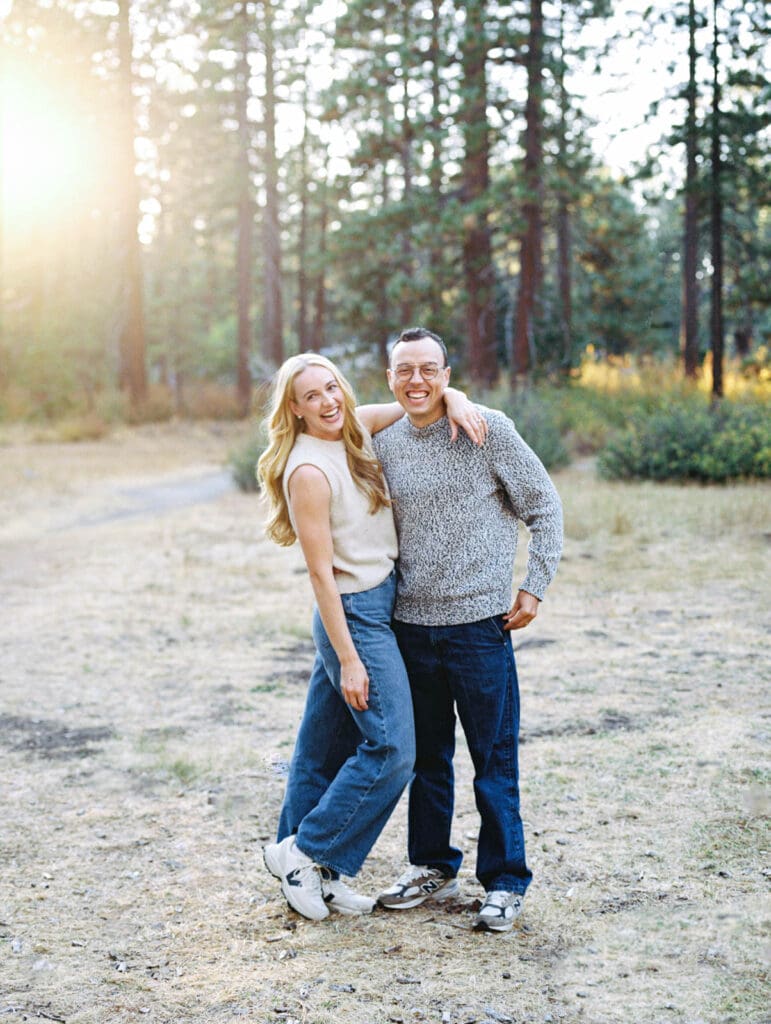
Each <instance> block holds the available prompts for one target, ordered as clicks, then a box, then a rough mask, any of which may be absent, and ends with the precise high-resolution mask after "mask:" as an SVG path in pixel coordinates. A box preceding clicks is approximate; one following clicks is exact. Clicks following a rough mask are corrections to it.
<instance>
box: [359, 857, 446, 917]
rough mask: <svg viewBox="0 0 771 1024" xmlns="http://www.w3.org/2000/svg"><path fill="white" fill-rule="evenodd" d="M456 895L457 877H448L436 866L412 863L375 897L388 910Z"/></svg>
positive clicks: (400, 908) (418, 904)
mask: <svg viewBox="0 0 771 1024" xmlns="http://www.w3.org/2000/svg"><path fill="white" fill-rule="evenodd" d="M457 895H458V879H457V878H448V877H447V875H443V874H442V872H441V871H437V869H436V868H427V867H421V866H419V865H416V864H412V865H411V866H410V867H409V868H408V869H407V870H406V871H405V872H404V874H403V875H402V876H401V878H399V879H398V881H396V882H394V884H393V885H392V886H391V888H390V889H386V890H385V892H381V893H380V895H379V896H378V898H377V901H378V903H379V904H380V905H381V907H386V908H387V909H388V910H409V908H410V907H418V906H420V904H421V903H425V902H426V900H446V899H447V898H448V897H449V896H457Z"/></svg>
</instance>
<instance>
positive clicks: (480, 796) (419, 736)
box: [394, 616, 532, 893]
mask: <svg viewBox="0 0 771 1024" xmlns="http://www.w3.org/2000/svg"><path fill="white" fill-rule="evenodd" d="M394 632H395V633H396V638H397V640H398V642H399V648H400V650H401V652H402V656H403V658H404V663H405V665H406V666H407V672H408V674H409V677H410V687H411V689H412V702H413V706H414V709H415V737H416V744H417V755H416V761H415V778H414V779H413V782H412V785H411V787H410V802H409V840H408V849H409V858H410V862H411V863H412V864H427V865H428V866H429V867H433V868H438V869H439V870H440V871H442V872H444V874H445V875H448V876H450V877H454V876H455V875H457V873H458V870H459V868H460V864H461V859H462V853H461V851H460V850H458V849H456V848H455V847H453V846H451V845H450V828H451V825H452V815H453V804H454V775H453V763H452V759H453V754H454V751H455V708H457V712H458V717H459V718H460V721H461V725H462V726H463V731H464V732H465V734H466V741H467V743H468V748H469V753H470V754H471V759H472V761H473V763H474V772H475V774H474V796H475V798H476V805H477V809H478V810H479V813H480V815H481V818H482V825H481V829H480V832H479V844H478V848H477V867H476V874H477V878H478V879H479V881H480V882H481V884H482V885H483V886H484V888H485V889H486V890H487V892H491V891H493V890H496V889H503V890H506V891H508V892H517V893H524V892H525V890H526V889H527V887H528V885H529V884H530V880H531V878H532V873H531V872H530V870H529V869H528V867H527V865H526V863H525V837H524V831H523V828H522V819H521V817H520V814H519V768H518V737H519V685H518V682H517V669H516V665H515V663H514V653H513V651H512V647H511V635H510V634H509V633H507V632H506V631H505V630H504V629H503V619H502V618H501V617H500V616H495V617H493V618H489V619H482V620H480V621H479V622H468V623H464V624H462V625H457V626H416V625H410V624H408V623H405V622H394Z"/></svg>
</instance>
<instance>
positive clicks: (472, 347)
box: [460, 2, 497, 386]
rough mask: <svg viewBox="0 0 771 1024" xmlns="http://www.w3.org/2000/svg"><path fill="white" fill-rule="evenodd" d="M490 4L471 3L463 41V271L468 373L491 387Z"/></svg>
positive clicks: (493, 367)
mask: <svg viewBox="0 0 771 1024" xmlns="http://www.w3.org/2000/svg"><path fill="white" fill-rule="evenodd" d="M484 15H485V5H484V3H482V2H474V3H468V4H466V26H465V31H464V34H463V40H462V62H463V102H462V109H461V114H460V116H461V120H462V128H463V137H464V143H465V154H464V161H463V190H462V191H463V200H464V208H465V209H464V214H463V270H464V279H465V285H466V330H467V333H468V368H469V375H470V377H471V379H472V380H473V381H474V382H475V383H476V384H479V385H481V386H489V385H491V384H493V383H494V381H495V379H496V377H497V361H496V353H495V269H494V266H493V247H492V231H491V228H490V224H489V220H488V202H489V187H490V138H489V136H490V131H489V125H488V121H487V74H486V60H487V49H488V45H487V39H486V35H485V18H484Z"/></svg>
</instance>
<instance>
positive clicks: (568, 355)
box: [557, 4, 573, 372]
mask: <svg viewBox="0 0 771 1024" xmlns="http://www.w3.org/2000/svg"><path fill="white" fill-rule="evenodd" d="M564 10H565V9H564V4H563V5H562V6H561V7H560V28H559V32H560V36H559V46H560V60H559V70H558V92H559V104H560V120H559V143H558V145H559V176H560V183H559V193H558V196H557V285H558V292H559V332H560V340H561V343H562V365H563V367H564V369H565V371H566V372H567V371H568V370H569V369H570V368H571V366H572V364H573V326H572V321H573V286H572V279H571V267H572V251H571V250H572V237H571V234H572V232H571V222H570V197H569V187H570V186H569V177H568V167H567V164H568V145H567V119H568V94H567V89H566V88H565V51H564V38H565V37H564V27H563V18H564Z"/></svg>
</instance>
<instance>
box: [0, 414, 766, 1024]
mask: <svg viewBox="0 0 771 1024" xmlns="http://www.w3.org/2000/svg"><path fill="white" fill-rule="evenodd" d="M235 443H237V434H236V433H235V432H233V431H232V430H231V431H226V430H225V429H224V428H221V427H216V428H208V427H196V428H189V427H181V426H178V427H166V428H154V429H149V428H146V429H144V430H137V431H127V432H126V433H124V434H121V435H116V436H115V437H113V438H110V439H108V440H106V441H103V442H100V443H97V444H92V445H83V446H80V445H79V446H69V447H68V446H58V445H27V444H24V443H22V442H19V443H14V444H10V445H6V446H4V447H1V448H0V607H2V616H0V779H1V780H2V783H0V785H2V792H3V801H2V819H1V820H0V1017H3V1018H5V1017H6V1016H7V1018H8V1020H9V1021H13V1020H16V1019H19V1020H23V1019H26V1020H36V1019H40V1020H63V1021H67V1022H68V1024H76V1022H77V1024H86V1022H105V1024H106V1022H120V1024H122V1022H124V1021H125V1022H127V1021H133V1020H151V1021H152V1020H155V1021H164V1022H169V1024H181V1022H187V1021H201V1022H203V1021H206V1022H209V1021H211V1022H221V1021H231V1020H247V1021H253V1022H256V1024H257V1022H259V1024H265V1022H278V1021H283V1022H291V1021H295V1022H303V1024H305V1022H307V1024H343V1022H345V1024H349V1022H350V1024H385V1022H388V1021H394V1022H400V1021H401V1022H404V1024H406V1022H412V1021H431V1022H434V1021H435V1022H437V1024H440V1022H441V1024H465V1022H469V1024H470V1022H472V1021H478V1022H480V1024H481V1022H491V1021H492V1022H502V1021H515V1022H516V1024H520V1022H521V1021H539V1022H540V1021H544V1022H546V1021H565V1022H578V1021H588V1022H592V1024H606V1022H607V1024H611V1022H613V1024H615V1022H618V1024H622V1022H623V1024H627V1022H631V1021H634V1022H642V1024H647V1022H650V1024H659V1022H669V1021H672V1022H687V1024H697V1022H709V1024H712V1022H715V1024H716V1022H726V1024H727V1022H728V1021H734V1022H735V1024H760V1022H761V1021H764V1020H768V1016H767V1013H766V1010H765V1001H764V996H765V995H766V994H767V975H766V973H765V968H764V966H763V959H764V953H765V952H767V935H766V937H765V938H764V934H766V933H764V931H763V928H764V917H766V916H767V906H766V907H764V905H763V899H764V898H765V897H764V894H765V893H766V892H767V882H768V863H767V861H766V862H765V863H764V860H763V851H764V850H768V834H767V824H768V803H767V796H766V795H765V794H766V793H767V790H764V788H763V787H764V786H767V783H768V759H767V751H768V740H769V733H770V732H771V725H770V724H769V722H770V719H769V714H770V712H769V708H768V704H767V691H768V676H767V662H766V661H765V660H764V654H765V647H764V645H765V644H766V643H767V635H766V633H765V629H766V624H767V615H768V585H767V583H766V580H767V579H768V554H767V549H768V544H767V538H766V537H765V536H764V531H765V530H767V529H768V527H767V523H766V520H765V516H766V511H765V510H766V508H767V504H768V496H769V491H768V489H767V488H759V487H736V488H732V489H723V490H716V489H710V490H699V489H694V488H653V487H647V486H635V487H610V486H609V485H606V484H600V483H598V482H596V481H595V480H594V478H593V476H592V474H591V472H590V470H589V469H588V468H586V467H584V468H578V469H574V470H571V471H568V472H565V473H563V474H560V476H559V477H558V478H557V483H558V487H559V489H560V491H561V493H562V495H563V499H564V501H565V505H566V511H567V528H568V541H567V545H566V551H565V560H564V563H563V565H562V567H561V569H560V573H559V577H558V580H557V582H556V583H555V585H554V587H553V589H552V592H551V593H550V596H549V599H548V600H547V602H546V603H545V604H544V606H543V610H542V614H541V616H540V617H539V619H538V621H537V622H536V623H535V624H534V626H533V627H531V629H530V630H528V631H527V634H526V635H522V636H521V637H519V638H518V645H519V647H520V649H519V652H518V665H519V670H520V677H521V686H522V696H523V713H524V721H523V739H524V744H523V747H522V778H523V804H524V813H525V817H526V831H527V838H528V843H529V847H528V849H529V858H530V861H531V866H532V867H533V870H534V873H535V882H534V884H533V887H532V889H531V891H530V894H529V895H528V901H527V910H526V915H525V917H524V921H523V927H522V928H521V929H518V930H516V931H515V932H513V933H511V934H510V935H506V936H490V935H479V934H476V933H474V932H472V931H471V930H470V923H471V921H472V919H473V918H472V915H473V909H474V907H475V905H476V901H477V900H478V898H479V896H480V890H479V886H478V884H477V883H476V881H475V879H474V877H473V868H474V865H473V850H474V834H475V831H476V828H477V820H478V819H477V815H476V811H475V809H474V807H473V802H472V800H471V778H472V773H471V769H470V765H469V763H468V761H467V758H466V755H465V752H464V751H463V750H460V751H459V754H458V758H457V774H458V807H457V815H456V832H457V837H456V838H457V841H458V843H459V844H460V845H461V846H462V847H463V848H464V849H466V850H467V851H468V858H467V860H466V862H465V863H464V867H463V870H462V875H461V882H462V897H461V898H460V899H459V900H458V901H456V902H455V903H452V904H449V905H444V906H442V907H439V908H425V907H424V908H419V909H417V910H415V911H411V912H407V913H405V914H403V915H394V914H390V915H389V914H387V913H385V912H378V913H375V914H374V915H372V917H370V918H366V919H347V918H334V919H331V920H330V921H328V922H326V923H324V924H322V925H314V924H311V923H308V922H305V921H303V920H302V919H300V918H298V917H297V916H296V915H295V914H294V913H292V912H291V911H289V910H288V909H287V908H286V905H285V904H284V903H283V901H282V899H281V898H280V895H279V894H278V892H277V889H276V885H275V883H274V880H273V879H271V878H270V876H268V875H267V873H266V872H265V869H264V868H263V867H262V864H261V858H260V856H259V852H260V848H261V845H262V843H263V842H264V841H265V840H267V839H268V838H270V837H271V836H272V834H273V829H274V827H275V822H276V818H277V813H278V808H279V805H280V801H281V794H282V789H283V778H282V773H283V766H284V765H285V763H286V760H287V759H288V757H289V755H290V753H291V746H292V741H293V736H294V729H295V726H296V723H297V720H298V717H299V714H300V710H301V707H302V701H303V696H304V688H305V680H306V676H307V671H308V669H309V666H310V663H311V658H312V648H311V644H310V640H309V636H308V623H309V618H310V610H311V596H310V589H309V586H308V583H307V579H306V577H305V574H304V572H303V570H302V565H301V559H300V556H299V553H298V552H296V551H294V550H292V551H289V552H286V551H281V550H279V549H277V548H275V547H274V546H272V545H269V544H268V543H267V542H266V541H265V540H263V539H262V536H261V532H260V523H259V509H258V504H257V502H256V500H255V498H254V497H250V496H244V495H241V494H239V493H238V492H236V491H234V490H232V489H230V488H229V487H228V486H227V480H226V478H225V477H223V475H222V466H223V461H224V458H225V456H226V454H227V452H228V450H229V448H230V447H231V446H232V445H234V444H235ZM764 701H766V703H765V704H764ZM404 839H405V824H404V802H402V804H400V807H399V808H398V809H397V812H396V814H395V815H394V817H393V819H392V821H391V822H390V823H389V825H388V827H387V829H386V831H385V833H384V834H383V836H382V837H381V839H380V841H379V842H378V844H377V846H376V848H375V850H374V852H373V854H372V856H371V857H370V859H369V861H368V862H367V865H366V867H365V870H364V872H363V874H362V876H361V880H360V882H361V887H362V888H364V889H370V890H372V891H376V890H377V889H378V888H379V887H381V886H382V885H383V884H384V883H386V882H389V881H390V880H391V878H392V877H393V875H394V874H395V873H396V872H398V871H399V870H401V868H402V866H403V860H404ZM764 986H765V987H764Z"/></svg>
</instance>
